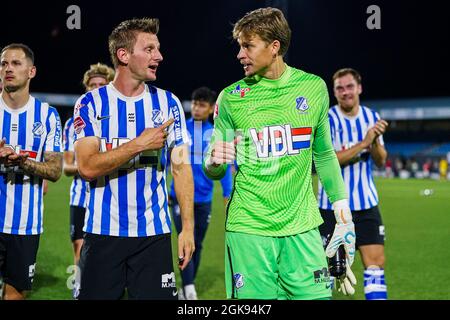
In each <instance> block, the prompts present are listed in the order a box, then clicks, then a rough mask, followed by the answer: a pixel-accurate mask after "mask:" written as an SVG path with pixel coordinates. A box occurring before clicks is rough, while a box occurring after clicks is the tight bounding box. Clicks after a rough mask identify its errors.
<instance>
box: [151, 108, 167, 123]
mask: <svg viewBox="0 0 450 320" xmlns="http://www.w3.org/2000/svg"><path fill="white" fill-rule="evenodd" d="M152 121H153V123H154V124H155V126H160V125H162V124H163V121H164V117H163V113H162V112H161V111H160V110H153V111H152Z"/></svg>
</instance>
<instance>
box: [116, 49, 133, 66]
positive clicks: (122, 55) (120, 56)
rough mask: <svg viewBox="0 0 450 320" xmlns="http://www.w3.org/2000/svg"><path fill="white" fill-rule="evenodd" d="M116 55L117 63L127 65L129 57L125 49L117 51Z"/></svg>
mask: <svg viewBox="0 0 450 320" xmlns="http://www.w3.org/2000/svg"><path fill="white" fill-rule="evenodd" d="M116 55H117V60H119V62H120V63H121V64H125V65H127V64H128V60H129V59H130V56H129V54H128V50H127V49H125V48H119V49H117V52H116Z"/></svg>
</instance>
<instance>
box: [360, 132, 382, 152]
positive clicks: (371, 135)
mask: <svg viewBox="0 0 450 320" xmlns="http://www.w3.org/2000/svg"><path fill="white" fill-rule="evenodd" d="M377 137H378V136H377V132H376V131H375V127H372V128H370V129H369V130H367V132H366V136H365V137H364V139H363V141H362V143H363V144H364V147H365V148H366V149H368V148H370V146H371V145H372V143H373V142H374V141H375V139H376V138H377Z"/></svg>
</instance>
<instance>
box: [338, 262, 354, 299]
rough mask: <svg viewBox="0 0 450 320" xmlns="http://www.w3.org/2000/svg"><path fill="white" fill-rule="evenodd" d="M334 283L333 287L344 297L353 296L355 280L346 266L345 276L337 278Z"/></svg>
mask: <svg viewBox="0 0 450 320" xmlns="http://www.w3.org/2000/svg"><path fill="white" fill-rule="evenodd" d="M335 281H336V282H335V285H334V287H335V288H337V291H338V292H342V293H343V294H345V295H346V296H347V295H353V294H355V288H354V287H355V285H356V278H355V275H354V274H353V272H352V269H350V267H349V266H347V268H346V271H345V274H344V275H342V276H340V277H337V278H336V279H335Z"/></svg>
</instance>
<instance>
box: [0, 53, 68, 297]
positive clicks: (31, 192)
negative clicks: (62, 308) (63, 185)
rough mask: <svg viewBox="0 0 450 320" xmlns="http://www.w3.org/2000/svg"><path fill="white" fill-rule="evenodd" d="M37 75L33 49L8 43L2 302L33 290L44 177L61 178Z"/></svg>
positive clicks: (0, 125) (54, 126) (0, 182)
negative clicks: (34, 85)
mask: <svg viewBox="0 0 450 320" xmlns="http://www.w3.org/2000/svg"><path fill="white" fill-rule="evenodd" d="M35 75H36V67H35V66H34V54H33V51H32V50H31V49H30V48H29V47H28V46H26V45H24V44H10V45H8V46H6V47H5V48H3V50H2V51H1V65H0V77H1V79H2V82H3V85H4V87H3V91H2V93H1V97H0V134H1V135H0V137H2V140H1V141H0V264H1V263H2V264H3V265H1V266H0V276H2V277H3V281H4V283H5V284H6V286H5V290H4V299H6V300H13V299H14V300H18V299H24V298H25V296H26V291H29V290H31V286H32V282H33V276H34V272H35V267H36V254H37V251H38V246H39V237H40V234H41V233H42V232H43V225H42V222H43V210H44V203H43V199H42V197H43V179H46V180H50V181H53V182H55V181H56V180H58V179H59V177H60V175H61V168H62V154H61V153H60V151H61V150H60V148H61V123H60V120H59V115H58V112H57V111H56V109H55V108H53V107H50V106H49V105H48V104H47V103H42V102H41V101H39V100H38V99H36V98H34V97H33V96H31V95H30V93H29V89H30V81H31V79H33V78H34V77H35Z"/></svg>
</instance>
